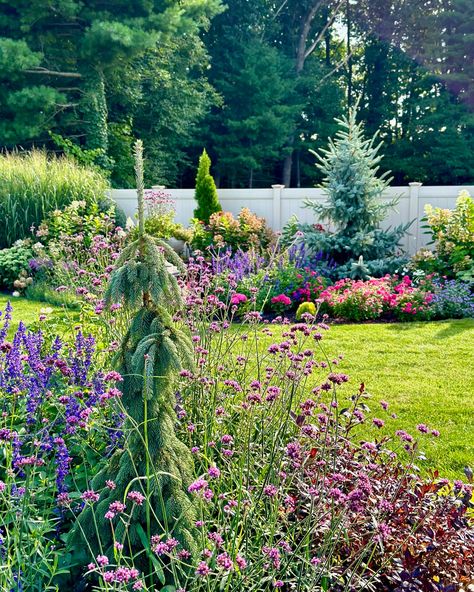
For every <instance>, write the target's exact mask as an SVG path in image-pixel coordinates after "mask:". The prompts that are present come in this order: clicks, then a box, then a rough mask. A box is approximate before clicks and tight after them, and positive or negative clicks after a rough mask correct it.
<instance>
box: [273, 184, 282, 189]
mask: <svg viewBox="0 0 474 592" xmlns="http://www.w3.org/2000/svg"><path fill="white" fill-rule="evenodd" d="M284 187H285V186H284V185H278V184H277V185H272V189H284Z"/></svg>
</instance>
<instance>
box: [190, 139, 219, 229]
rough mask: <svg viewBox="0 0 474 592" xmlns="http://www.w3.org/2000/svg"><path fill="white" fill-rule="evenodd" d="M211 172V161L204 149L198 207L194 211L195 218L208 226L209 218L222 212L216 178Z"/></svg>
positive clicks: (201, 160)
mask: <svg viewBox="0 0 474 592" xmlns="http://www.w3.org/2000/svg"><path fill="white" fill-rule="evenodd" d="M210 170H211V159H210V158H209V155H208V154H207V152H206V150H205V149H204V150H203V151H202V154H201V156H200V157H199V165H198V171H197V175H196V191H195V199H196V201H197V204H198V207H197V208H196V209H195V210H194V217H195V218H197V219H198V220H200V221H201V222H205V223H206V224H207V223H208V222H209V218H210V217H211V216H212V214H214V213H215V212H220V211H221V210H222V207H221V204H220V203H219V197H218V195H217V189H216V184H215V183H214V178H213V177H212V175H211V173H210Z"/></svg>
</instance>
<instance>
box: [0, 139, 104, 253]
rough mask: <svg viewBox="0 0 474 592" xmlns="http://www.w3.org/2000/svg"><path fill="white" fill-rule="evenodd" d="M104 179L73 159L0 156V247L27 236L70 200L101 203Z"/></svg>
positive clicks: (39, 154)
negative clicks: (50, 213) (47, 216)
mask: <svg viewBox="0 0 474 592" xmlns="http://www.w3.org/2000/svg"><path fill="white" fill-rule="evenodd" d="M107 188H108V183H107V180H106V178H105V177H104V176H103V175H102V174H101V173H100V172H99V171H98V170H97V169H95V168H87V167H84V166H80V165H78V164H77V163H76V161H75V160H74V159H73V158H70V157H65V156H62V157H56V156H50V155H47V154H46V153H45V152H43V151H39V150H32V151H31V152H27V153H16V152H15V153H7V154H3V155H2V156H0V219H1V220H2V222H3V224H2V227H1V228H0V247H9V246H11V245H13V243H14V242H15V241H17V240H19V239H24V238H26V237H28V236H29V234H30V228H31V226H33V225H34V226H38V225H39V224H40V223H41V222H42V220H43V219H44V218H45V216H46V215H47V213H48V212H50V211H52V210H56V209H61V208H63V207H64V206H66V205H68V204H70V203H71V202H72V201H75V200H81V201H85V202H86V203H88V204H91V203H93V202H98V201H100V200H103V198H104V195H105V192H106V190H107Z"/></svg>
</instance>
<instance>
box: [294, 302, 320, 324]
mask: <svg viewBox="0 0 474 592" xmlns="http://www.w3.org/2000/svg"><path fill="white" fill-rule="evenodd" d="M304 314H310V315H311V316H313V317H315V316H316V305H315V304H314V302H302V303H301V304H300V305H299V306H298V310H297V311H296V320H297V321H301V319H302V318H303V315H304Z"/></svg>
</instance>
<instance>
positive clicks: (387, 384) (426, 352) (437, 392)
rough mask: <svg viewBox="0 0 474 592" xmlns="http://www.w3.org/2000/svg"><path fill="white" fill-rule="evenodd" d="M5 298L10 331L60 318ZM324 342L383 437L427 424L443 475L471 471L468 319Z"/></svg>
mask: <svg viewBox="0 0 474 592" xmlns="http://www.w3.org/2000/svg"><path fill="white" fill-rule="evenodd" d="M9 299H10V300H11V302H12V304H13V307H14V310H13V326H17V325H18V322H19V321H20V320H23V321H24V322H25V323H26V324H31V323H34V322H36V321H37V320H38V315H39V312H40V310H41V308H46V307H49V308H52V309H53V311H54V312H53V313H52V316H53V317H54V318H55V319H56V320H58V321H61V316H62V315H64V314H65V313H64V311H63V310H62V309H60V308H57V307H56V308H55V307H53V306H50V305H48V304H44V303H39V302H32V301H29V300H26V299H23V298H13V299H12V298H11V297H10V298H9V297H8V296H4V295H0V310H3V309H4V308H5V305H6V303H7V302H8V300H9ZM69 316H70V315H69ZM0 319H1V317H0ZM67 324H68V323H67V322H65V325H67ZM271 330H272V332H273V337H267V336H264V335H261V336H260V340H261V341H260V342H261V347H262V348H266V347H267V346H268V345H269V344H270V343H272V342H273V341H274V340H275V338H276V337H277V335H279V334H280V333H281V332H283V331H284V330H285V328H284V327H281V326H275V325H272V326H271ZM321 344H322V346H323V348H324V350H325V352H326V353H327V355H328V357H329V358H330V359H332V358H334V357H336V356H337V355H338V354H343V355H344V360H343V361H342V362H341V364H340V366H339V368H340V371H341V372H345V373H346V374H349V376H350V382H349V383H348V384H347V385H344V386H343V387H341V388H342V392H341V395H342V394H344V393H346V394H348V395H349V394H351V393H352V392H354V391H355V390H356V389H357V388H358V386H359V384H360V383H361V382H364V383H365V385H366V388H367V390H368V392H369V393H371V394H372V396H373V402H372V403H371V408H372V409H373V410H374V411H375V413H376V415H377V416H378V417H381V418H382V419H386V420H387V421H386V426H385V428H383V430H382V432H383V433H386V432H388V433H392V432H393V431H395V430H396V429H406V430H407V431H411V432H412V433H417V432H416V425H417V424H419V423H425V424H427V425H429V426H430V427H432V428H436V429H438V430H439V431H440V432H441V436H440V438H437V439H435V438H431V437H426V436H421V435H420V438H419V440H420V442H421V443H422V446H421V449H422V450H423V451H424V452H425V453H426V456H427V458H428V461H429V464H430V466H431V467H433V468H438V469H439V470H440V473H441V474H442V475H443V476H446V477H450V478H462V477H463V476H464V475H463V468H464V467H465V466H466V465H469V466H474V320H473V319H464V320H456V321H437V322H432V323H393V324H364V325H333V326H332V327H331V329H330V331H326V332H324V339H323V341H322V342H321ZM381 399H384V400H386V401H388V402H389V403H390V411H391V412H395V413H396V414H397V416H398V418H397V419H396V420H390V419H389V415H388V414H387V413H384V412H383V411H382V410H381V408H380V406H379V403H378V402H379V401H380V400H381ZM376 435H380V432H377V434H376Z"/></svg>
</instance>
